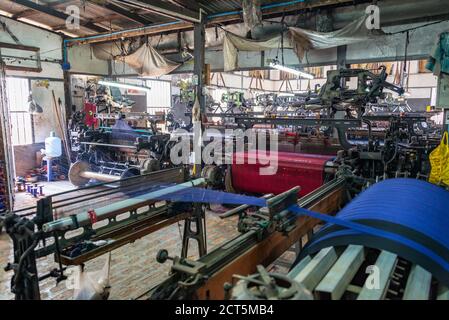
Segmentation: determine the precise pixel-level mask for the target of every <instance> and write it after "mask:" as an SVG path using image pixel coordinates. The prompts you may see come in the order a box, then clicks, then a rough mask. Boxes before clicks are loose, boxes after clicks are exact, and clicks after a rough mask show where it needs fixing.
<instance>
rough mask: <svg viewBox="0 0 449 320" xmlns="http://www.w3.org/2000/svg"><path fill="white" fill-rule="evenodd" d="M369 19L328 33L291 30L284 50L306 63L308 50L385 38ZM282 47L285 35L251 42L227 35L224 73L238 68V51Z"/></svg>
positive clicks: (357, 21)
mask: <svg viewBox="0 0 449 320" xmlns="http://www.w3.org/2000/svg"><path fill="white" fill-rule="evenodd" d="M366 19H367V17H366V16H362V17H360V18H359V19H357V20H355V21H353V22H351V23H350V24H348V25H347V26H345V27H344V28H342V29H339V30H337V31H332V32H327V33H323V32H317V31H312V30H307V29H301V28H295V27H289V28H288V32H287V35H285V36H284V48H293V49H294V50H295V52H296V54H297V55H298V58H299V59H301V60H302V58H303V57H304V52H306V51H308V50H316V49H328V48H333V47H338V46H342V45H348V44H352V43H357V42H362V41H368V40H371V39H375V38H377V37H379V36H382V35H385V34H384V33H383V31H382V30H370V29H368V28H367V27H366V24H365V22H366ZM280 46H281V35H278V36H275V37H273V38H270V39H268V40H251V39H245V38H243V37H240V36H237V35H235V34H233V33H230V32H226V35H225V37H224V43H223V56H224V71H232V70H235V69H237V68H238V51H264V50H269V49H276V48H280Z"/></svg>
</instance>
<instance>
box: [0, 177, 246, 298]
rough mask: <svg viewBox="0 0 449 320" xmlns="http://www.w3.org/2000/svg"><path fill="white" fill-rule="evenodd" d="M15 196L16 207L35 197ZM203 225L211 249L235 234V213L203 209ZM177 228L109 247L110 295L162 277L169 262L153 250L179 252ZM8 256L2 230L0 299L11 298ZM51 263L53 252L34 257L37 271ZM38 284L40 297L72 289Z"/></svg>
mask: <svg viewBox="0 0 449 320" xmlns="http://www.w3.org/2000/svg"><path fill="white" fill-rule="evenodd" d="M69 188H71V185H70V184H67V183H65V182H53V183H46V185H45V187H44V192H45V193H46V194H51V193H54V192H58V191H63V190H68V189H69ZM16 200H17V202H16V203H17V206H18V207H28V206H31V205H33V204H34V203H35V199H34V198H33V197H31V196H30V195H27V194H25V193H21V194H18V196H17V197H16ZM206 226H207V245H208V250H212V249H213V248H215V247H217V246H219V245H220V244H222V243H224V242H225V241H227V240H229V239H232V238H234V237H235V236H237V235H238V232H237V218H236V217H231V218H228V219H225V220H223V219H220V218H219V217H217V216H216V215H215V214H214V213H212V212H207V213H206ZM180 230H181V231H182V230H183V223H182V222H181V223H179V224H175V225H171V226H169V227H167V228H164V229H162V230H159V231H157V232H155V233H153V234H150V235H148V236H146V237H144V238H142V239H140V240H137V241H136V242H134V243H131V244H128V245H125V246H123V247H121V248H119V249H117V250H115V251H113V252H112V256H111V273H110V283H111V294H110V299H132V298H135V297H137V296H139V295H140V294H142V293H144V292H145V291H147V290H148V289H150V288H151V287H153V286H154V285H156V284H158V283H159V282H160V281H161V280H163V279H164V278H165V277H166V276H167V275H168V271H169V268H170V263H169V262H167V263H165V264H159V263H157V262H156V259H155V258H156V253H157V252H158V251H159V250H160V249H167V250H168V251H169V253H170V254H171V255H179V254H180V252H181V237H180ZM191 243H192V245H191V248H189V256H190V257H191V258H195V257H197V251H195V250H194V245H193V244H194V242H191ZM10 259H12V244H11V241H10V239H9V237H8V235H6V234H5V233H2V234H1V235H0V266H1V268H0V300H4V299H13V295H12V294H11V293H10V279H11V275H12V272H11V271H10V272H5V271H4V270H3V266H4V265H5V264H6V263H7V262H8V261H9V260H10ZM105 259H106V257H104V256H103V257H99V258H97V259H94V260H92V261H89V262H88V263H86V266H85V268H86V270H87V271H96V270H101V269H102V267H103V264H104V261H106V260H105ZM55 266H56V265H55V263H54V262H53V256H48V257H46V258H42V259H39V261H38V268H39V272H40V274H41V275H42V274H43V273H45V272H46V271H49V270H51V269H52V268H54V267H55ZM40 288H41V296H42V299H56V300H59V299H71V298H72V295H73V291H72V290H71V289H68V288H67V287H66V284H65V282H61V283H59V284H58V285H56V281H55V279H46V280H44V281H41V283H40Z"/></svg>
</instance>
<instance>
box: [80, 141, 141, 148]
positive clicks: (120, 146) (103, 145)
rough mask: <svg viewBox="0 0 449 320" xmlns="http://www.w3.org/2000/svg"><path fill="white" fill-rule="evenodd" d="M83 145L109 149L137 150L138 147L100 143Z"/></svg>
mask: <svg viewBox="0 0 449 320" xmlns="http://www.w3.org/2000/svg"><path fill="white" fill-rule="evenodd" d="M81 144H87V145H90V146H101V147H109V148H126V149H137V147H136V146H127V145H123V144H110V143H99V142H81Z"/></svg>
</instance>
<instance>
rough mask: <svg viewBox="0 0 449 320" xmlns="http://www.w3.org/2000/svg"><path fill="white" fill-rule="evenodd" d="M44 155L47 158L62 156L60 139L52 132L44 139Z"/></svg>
mask: <svg viewBox="0 0 449 320" xmlns="http://www.w3.org/2000/svg"><path fill="white" fill-rule="evenodd" d="M45 154H46V156H47V157H51V158H57V157H60V156H61V154H62V145H61V139H60V138H58V137H57V136H56V134H55V133H54V131H51V132H50V136H49V137H48V138H46V139H45Z"/></svg>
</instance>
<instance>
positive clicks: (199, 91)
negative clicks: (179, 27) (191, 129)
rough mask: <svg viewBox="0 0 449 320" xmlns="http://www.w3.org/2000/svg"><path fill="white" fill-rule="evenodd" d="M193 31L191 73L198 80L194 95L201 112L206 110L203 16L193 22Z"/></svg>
mask: <svg viewBox="0 0 449 320" xmlns="http://www.w3.org/2000/svg"><path fill="white" fill-rule="evenodd" d="M193 33H194V34H193V39H194V52H193V57H194V65H193V73H194V76H195V77H196V78H197V81H198V82H197V86H196V96H197V97H198V102H199V104H200V112H201V114H202V113H204V112H205V110H206V96H205V95H204V94H203V88H204V82H205V79H204V63H205V47H206V31H205V23H204V17H203V16H202V21H201V23H195V25H194V30H193ZM200 119H201V118H200Z"/></svg>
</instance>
